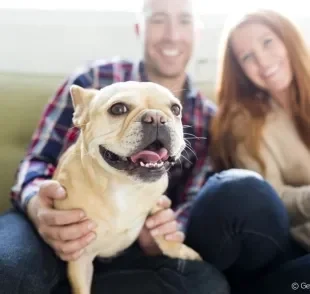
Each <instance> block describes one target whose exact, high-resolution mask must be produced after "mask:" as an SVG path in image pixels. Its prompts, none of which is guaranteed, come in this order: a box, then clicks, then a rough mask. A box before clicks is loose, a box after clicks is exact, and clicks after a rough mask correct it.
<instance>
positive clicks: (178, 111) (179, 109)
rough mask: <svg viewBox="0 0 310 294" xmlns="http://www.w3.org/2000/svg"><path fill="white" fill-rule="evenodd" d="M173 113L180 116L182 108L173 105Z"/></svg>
mask: <svg viewBox="0 0 310 294" xmlns="http://www.w3.org/2000/svg"><path fill="white" fill-rule="evenodd" d="M171 111H172V113H173V114H174V115H175V116H179V115H180V113H181V107H180V106H179V105H178V104H173V105H172V106H171Z"/></svg>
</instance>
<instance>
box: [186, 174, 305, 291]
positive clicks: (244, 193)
mask: <svg viewBox="0 0 310 294" xmlns="http://www.w3.org/2000/svg"><path fill="white" fill-rule="evenodd" d="M185 242H186V243H187V244H188V245H189V246H191V247H193V248H194V249H195V250H197V251H198V252H199V253H200V254H201V256H202V257H203V258H204V259H205V260H206V261H207V262H210V263H211V264H213V265H215V266H216V267H217V268H218V269H219V270H221V271H223V272H224V273H225V274H226V275H227V277H228V280H229V282H230V284H231V285H232V287H233V288H234V287H238V285H242V286H245V284H246V283H249V284H251V283H252V282H253V281H255V280H256V279H258V278H259V277H261V273H262V272H263V271H264V273H266V271H267V270H268V271H271V270H272V269H273V268H274V267H276V266H278V265H279V264H281V263H283V262H285V261H286V260H290V259H293V258H294V257H297V256H300V255H302V254H303V253H304V251H303V250H302V249H300V248H298V247H297V249H296V250H293V248H292V244H293V241H292V239H291V237H290V233H289V218H288V214H287V211H286V209H285V207H284V205H283V203H282V201H281V200H280V199H279V197H278V195H277V194H276V192H275V191H274V189H273V188H272V187H271V186H270V185H269V184H268V183H267V182H266V181H264V180H263V178H262V177H261V176H259V175H258V174H256V173H254V172H251V171H246V170H234V169H233V170H228V171H225V172H222V173H219V174H215V175H214V176H213V177H211V178H210V179H209V180H208V181H207V183H206V185H205V186H204V187H203V189H202V190H201V192H200V193H199V195H198V197H197V200H196V201H195V202H194V204H193V207H192V211H191V216H190V218H189V221H188V226H187V231H186V240H185Z"/></svg>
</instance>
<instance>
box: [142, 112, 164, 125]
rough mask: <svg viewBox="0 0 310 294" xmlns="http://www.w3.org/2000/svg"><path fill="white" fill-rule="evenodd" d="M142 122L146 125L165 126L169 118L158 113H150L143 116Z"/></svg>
mask: <svg viewBox="0 0 310 294" xmlns="http://www.w3.org/2000/svg"><path fill="white" fill-rule="evenodd" d="M141 122H142V123H143V124H146V125H154V126H155V125H164V124H165V123H166V122H167V118H166V117H165V116H164V115H163V114H161V113H159V112H157V111H149V112H147V113H145V114H144V115H143V116H142V118H141Z"/></svg>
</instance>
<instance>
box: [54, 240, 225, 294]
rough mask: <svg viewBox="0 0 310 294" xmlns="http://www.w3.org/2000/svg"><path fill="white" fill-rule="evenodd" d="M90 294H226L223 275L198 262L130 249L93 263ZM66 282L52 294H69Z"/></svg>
mask: <svg viewBox="0 0 310 294" xmlns="http://www.w3.org/2000/svg"><path fill="white" fill-rule="evenodd" d="M94 265H95V273H94V277H93V284H92V293H94V294H97V293H98V294H99V293H102V292H103V291H104V292H106V293H109V294H118V293H127V294H162V293H165V294H228V293H230V292H229V286H228V283H227V281H226V279H225V277H224V275H223V274H221V273H220V272H219V271H218V270H217V269H215V268H214V267H213V266H210V265H208V264H206V263H204V262H199V261H184V260H178V259H170V258H168V257H165V256H156V257H148V256H145V255H144V254H142V252H141V250H140V249H139V248H138V247H137V246H133V247H132V248H130V250H128V251H127V252H126V254H123V255H121V256H119V257H117V258H115V259H114V260H112V261H111V262H107V263H105V262H102V261H100V260H99V259H98V260H96V261H95V262H94ZM68 290H69V284H68V282H65V283H63V285H62V287H61V288H58V289H55V294H56V293H57V294H65V293H68Z"/></svg>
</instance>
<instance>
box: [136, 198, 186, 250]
mask: <svg viewBox="0 0 310 294" xmlns="http://www.w3.org/2000/svg"><path fill="white" fill-rule="evenodd" d="M158 204H159V206H161V207H162V208H163V210H160V211H158V212H157V213H155V214H153V215H151V216H149V217H148V218H147V220H146V222H145V224H144V227H143V229H142V230H141V233H140V235H139V239H138V241H139V244H140V247H141V248H142V249H143V251H144V252H145V253H146V254H148V255H159V254H161V253H162V252H161V250H160V249H159V247H158V246H157V244H156V242H155V241H154V239H153V237H155V236H164V238H165V239H166V240H172V241H176V242H180V243H182V242H183V241H184V234H183V233H182V232H181V231H179V228H178V227H179V226H178V223H177V221H176V218H175V213H174V212H173V210H172V209H170V206H171V201H170V199H169V198H168V197H166V196H162V197H161V198H160V199H159V202H158Z"/></svg>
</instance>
